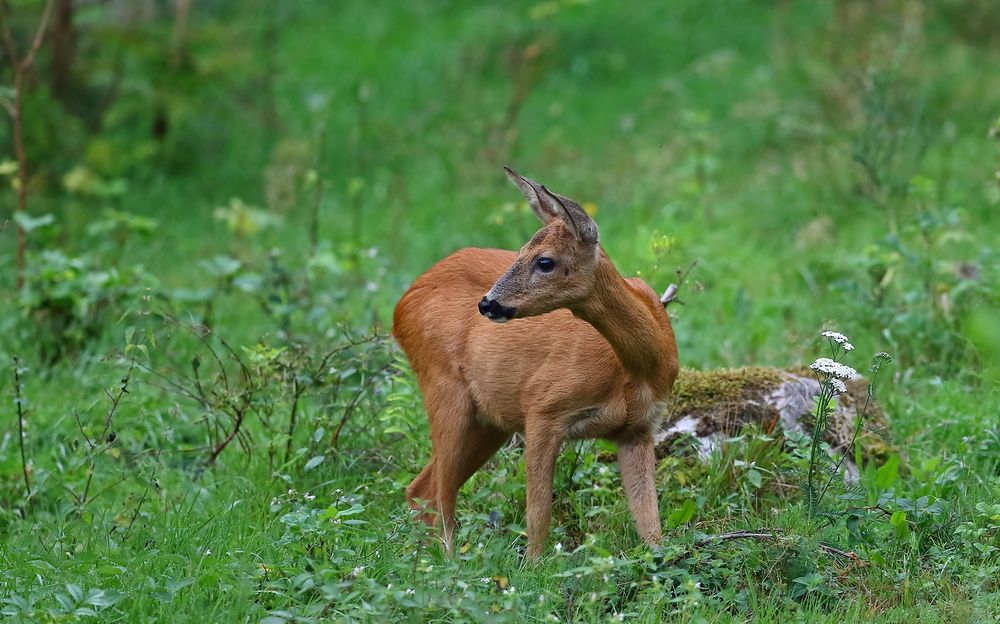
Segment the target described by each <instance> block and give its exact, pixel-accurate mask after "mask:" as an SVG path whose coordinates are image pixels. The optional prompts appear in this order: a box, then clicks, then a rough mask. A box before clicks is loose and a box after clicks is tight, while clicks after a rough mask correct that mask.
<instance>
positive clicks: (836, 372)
mask: <svg viewBox="0 0 1000 624" xmlns="http://www.w3.org/2000/svg"><path fill="white" fill-rule="evenodd" d="M809 368H811V369H812V370H814V371H816V372H817V373H822V374H823V375H826V376H827V377H836V378H837V379H840V380H842V381H846V380H848V379H854V378H855V377H857V376H858V371H856V370H854V369H853V368H851V367H850V366H848V365H846V364H841V363H840V362H836V361H834V360H831V359H830V358H827V357H821V358H816V361H815V362H813V363H812V364H810V365H809Z"/></svg>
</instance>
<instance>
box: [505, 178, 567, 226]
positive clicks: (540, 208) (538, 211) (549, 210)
mask: <svg viewBox="0 0 1000 624" xmlns="http://www.w3.org/2000/svg"><path fill="white" fill-rule="evenodd" d="M503 171H504V173H506V174H507V178H508V179H509V180H510V181H511V182H513V183H514V186H516V187H517V188H519V189H521V193H523V194H524V197H525V199H527V200H528V204H530V205H531V209H532V210H533V211H535V216H537V217H538V218H539V220H541V222H542V223H544V224H546V225H548V224H549V223H551V222H552V220H553V219H558V218H559V216H560V215H559V209H558V208H557V207H555V206H554V205H553V204H552V202H551V200H549V201H544V200H543V193H542V185H541V184H539V183H538V182H535V181H534V180H529V179H528V178H526V177H524V176H522V175H521V174H519V173H518V172H516V171H514V170H513V169H511V168H510V167H507V166H505V167H504V168H503Z"/></svg>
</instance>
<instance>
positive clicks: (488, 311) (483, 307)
mask: <svg viewBox="0 0 1000 624" xmlns="http://www.w3.org/2000/svg"><path fill="white" fill-rule="evenodd" d="M479 313H480V314H482V315H483V316H485V317H486V318H488V319H490V320H491V321H495V322H497V323H505V322H507V321H509V320H510V319H512V318H514V315H515V314H517V308H508V307H507V306H505V305H501V304H500V303H499V302H498V301H497V300H496V299H490V298H489V297H483V298H482V300H480V302H479Z"/></svg>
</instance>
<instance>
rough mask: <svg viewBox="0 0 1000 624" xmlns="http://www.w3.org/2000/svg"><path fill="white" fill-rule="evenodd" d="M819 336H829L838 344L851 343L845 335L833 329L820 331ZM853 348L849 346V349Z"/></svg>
mask: <svg viewBox="0 0 1000 624" xmlns="http://www.w3.org/2000/svg"><path fill="white" fill-rule="evenodd" d="M820 336H823V337H824V338H829V339H830V340H832V341H834V342H836V343H837V344H839V345H848V344H851V341H850V339H849V338H848V337H847V336H845V335H844V334H842V333H840V332H835V331H830V330H827V331H824V332H821V333H820ZM853 348H854V347H851V349H853ZM851 349H848V351H850V350H851Z"/></svg>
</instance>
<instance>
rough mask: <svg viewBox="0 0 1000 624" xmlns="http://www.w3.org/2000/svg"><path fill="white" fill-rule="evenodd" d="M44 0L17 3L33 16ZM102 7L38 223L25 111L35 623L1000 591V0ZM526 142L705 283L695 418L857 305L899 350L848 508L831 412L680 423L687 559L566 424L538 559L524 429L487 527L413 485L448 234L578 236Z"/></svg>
mask: <svg viewBox="0 0 1000 624" xmlns="http://www.w3.org/2000/svg"><path fill="white" fill-rule="evenodd" d="M42 4H43V3H42V2H40V1H36V0H18V1H16V2H7V3H6V6H8V7H9V10H10V11H9V12H10V15H11V21H10V24H11V25H12V35H13V37H14V39H16V42H17V43H18V44H19V46H22V45H24V44H26V42H27V39H28V37H29V35H30V33H31V31H32V26H33V24H34V23H35V21H36V20H37V18H38V15H39V13H40V12H41V8H42ZM74 4H75V5H79V7H80V8H78V9H77V13H76V17H75V19H76V20H77V21H76V23H77V26H78V30H77V33H76V41H77V46H76V48H75V49H76V55H75V57H74V58H75V60H74V63H75V65H74V66H73V70H72V72H70V74H69V76H70V78H69V83H68V84H69V87H67V88H66V89H65V90H62V89H56V88H55V86H53V85H54V83H53V81H55V80H56V78H55V77H54V72H55V70H54V69H53V68H54V66H55V65H56V64H58V59H57V58H56V57H57V56H58V55H57V54H55V52H54V51H53V49H52V47H51V46H52V45H53V43H52V42H53V40H54V39H55V37H54V36H53V37H49V38H46V39H45V42H44V45H43V46H42V47H41V49H40V51H39V56H38V58H37V63H38V65H37V67H36V69H35V70H34V71H35V73H33V75H32V79H31V80H29V81H28V83H27V84H28V87H27V91H26V92H25V98H26V99H25V109H24V110H25V114H24V122H25V127H24V133H25V146H26V152H27V158H28V163H29V169H28V171H29V173H30V175H29V185H28V187H27V189H28V194H27V198H28V210H27V213H18V214H17V215H16V216H15V215H14V207H15V205H16V193H15V192H14V185H15V184H16V182H15V180H16V175H15V174H16V172H17V165H16V163H15V162H14V159H13V154H14V150H13V149H12V147H13V146H12V136H11V132H10V129H9V128H10V127H9V125H8V124H6V123H5V124H3V125H0V182H2V183H3V188H4V190H3V191H2V192H0V255H2V257H3V258H4V259H5V261H4V262H3V263H2V264H0V283H2V284H3V285H4V288H3V289H2V290H0V395H2V397H3V407H2V408H0V419H2V423H3V424H2V425H0V566H2V568H3V570H4V574H3V575H0V614H2V616H3V618H5V620H6V621H12V622H65V621H77V620H88V621H109V622H133V621H151V622H153V621H162V622H184V621H189V622H204V621H213V622H216V621H217V622H230V621H231V622H246V621H253V622H267V623H268V624H277V623H279V622H310V621H372V622H385V621H407V622H409V621H413V622H425V621H516V622H526V621H527V622H544V621H553V622H554V621H559V622H569V621H620V620H625V621H637V622H660V621H670V622H691V623H694V622H720V623H721V622H748V621H754V622H781V623H784V622H837V623H838V624H840V623H843V622H906V623H907V624H910V623H917V622H921V623H923V622H927V623H931V622H940V623H952V622H977V623H978V622H989V621H992V620H993V619H995V614H996V613H998V612H1000V586H998V581H997V579H998V578H1000V505H998V502H997V501H1000V428H998V427H1000V425H998V420H997V407H998V406H1000V389H998V385H997V383H998V381H1000V371H998V366H997V364H996V363H997V362H998V361H1000V330H998V329H997V324H996V319H997V318H1000V227H997V226H998V222H997V217H996V214H997V205H998V201H1000V188H998V187H997V181H996V175H995V174H996V170H997V169H998V168H1000V143H998V140H1000V125H998V124H1000V122H998V121H997V120H998V115H1000V81H997V80H996V79H995V75H994V74H995V71H993V70H994V68H995V67H997V66H998V63H1000V50H998V49H997V47H996V45H995V36H994V35H993V33H995V32H997V31H998V30H1000V26H998V25H1000V13H998V12H997V10H996V8H995V7H994V5H993V3H990V2H984V1H980V0H942V1H940V2H927V3H923V4H919V5H914V4H913V3H908V2H882V3H857V2H833V1H821V2H812V1H808V2H807V1H792V2H782V3H761V2H741V1H737V2H723V3H703V2H693V1H688V0H684V1H679V2H672V3H660V2H636V3H630V4H629V5H628V7H627V8H626V7H623V6H619V5H618V4H616V3H612V2H606V1H604V0H592V1H576V0H560V1H554V2H513V3H458V2H448V1H438V0H420V1H417V2H411V3H370V2H361V1H349V2H340V3H318V2H308V3H273V2H265V1H264V0H245V1H243V2H238V3H198V2H195V3H191V5H192V9H191V11H192V13H191V17H190V22H189V23H188V24H187V26H186V28H187V30H186V31H185V30H184V29H183V28H181V29H180V30H178V28H179V27H178V25H177V22H176V20H177V19H178V17H177V16H178V13H176V12H175V11H174V10H166V7H167V5H170V8H171V9H173V8H176V7H178V6H182V5H183V3H148V4H149V6H148V7H146V8H143V9H142V10H140V9H136V10H135V12H134V13H132V12H130V11H129V10H125V9H121V10H119V9H120V7H117V5H114V3H112V4H107V3H82V4H80V3H74ZM144 6H145V5H144ZM147 9H148V11H147ZM63 58H65V57H63ZM0 76H2V79H0V87H2V90H0V97H3V98H9V96H10V95H11V94H12V92H11V91H10V90H9V89H8V88H7V86H4V85H11V84H13V83H14V81H13V74H12V72H11V67H10V65H9V64H7V63H4V64H2V65H0ZM4 102H6V99H5V100H4ZM4 110H6V109H4ZM5 121H6V118H5ZM503 164H511V165H513V166H515V168H517V169H518V170H519V171H522V172H523V173H524V174H525V175H529V176H530V177H532V178H534V179H538V180H540V181H542V182H544V183H545V184H546V186H548V187H550V188H552V189H554V190H556V191H558V192H560V193H563V194H565V195H568V196H571V197H574V198H575V199H577V200H579V201H580V202H581V204H582V205H583V206H584V207H585V208H586V209H587V210H588V211H589V212H591V213H592V214H593V215H594V217H595V219H596V221H597V223H598V224H599V226H600V231H601V241H602V245H603V246H604V247H605V249H606V250H607V251H608V253H609V255H610V256H611V257H612V258H613V259H614V261H615V263H616V266H617V267H618V268H619V269H620V271H621V272H622V273H623V274H624V275H628V276H631V275H640V276H642V277H643V278H645V279H646V280H647V281H648V282H649V283H650V284H651V285H652V286H653V287H654V288H655V289H656V290H657V291H658V292H661V291H662V290H663V289H664V288H665V287H666V286H667V284H669V283H671V282H675V283H679V284H680V289H679V292H678V295H679V299H680V302H679V303H677V304H671V306H670V312H671V317H672V322H673V326H674V330H675V332H676V335H677V342H678V348H679V353H680V360H681V363H682V365H683V366H685V367H688V368H689V369H692V370H697V371H707V372H704V373H695V372H690V371H686V372H685V374H684V376H683V377H682V379H681V381H680V382H679V384H678V386H677V402H676V403H674V407H673V408H670V409H679V408H678V406H680V405H682V404H683V401H685V400H697V399H692V397H694V396H695V395H699V396H700V395H701V394H702V393H703V392H704V393H707V396H711V397H712V399H711V400H712V401H713V402H714V401H716V400H718V399H719V398H720V397H726V396H729V390H732V389H734V388H742V387H744V385H745V384H746V383H748V381H747V379H746V375H748V374H750V375H751V377H752V379H751V380H750V381H749V383H750V385H752V386H756V385H760V384H770V383H772V381H773V379H772V377H771V373H766V372H761V371H766V370H768V368H769V367H776V368H779V369H791V370H798V369H803V370H804V369H805V367H807V366H808V365H809V363H810V362H812V361H813V360H814V359H815V358H817V357H820V356H825V355H828V353H826V351H825V348H824V346H823V345H822V344H821V343H820V341H818V340H817V338H816V336H817V334H818V332H819V331H820V330H821V329H836V330H838V331H842V332H844V333H847V334H849V335H850V336H851V338H852V339H853V344H854V346H856V349H855V350H854V351H852V352H851V353H850V354H848V355H847V357H846V359H845V362H846V363H847V364H849V365H851V366H854V367H856V368H857V369H858V370H859V371H860V372H861V373H862V374H868V373H869V369H868V361H869V358H870V357H871V355H872V354H874V353H876V352H881V351H885V352H888V353H890V354H891V355H892V356H893V358H894V361H893V363H892V364H891V365H886V367H885V368H884V369H883V371H882V373H881V376H880V378H879V385H878V388H877V391H878V404H879V406H880V407H881V408H882V409H883V410H884V413H885V416H886V419H887V423H888V429H887V430H885V431H882V430H880V431H878V432H877V435H879V436H883V441H884V443H885V447H884V450H883V451H880V452H878V453H874V454H873V455H872V456H871V457H856V459H858V460H860V461H859V462H858V475H857V480H856V481H855V482H852V483H846V484H842V483H841V482H840V481H839V480H837V481H833V482H831V483H832V485H830V487H829V489H824V490H823V491H824V492H825V496H824V497H822V500H821V501H820V504H818V505H812V506H810V505H807V504H806V501H805V497H804V495H803V491H804V487H805V486H804V476H805V475H806V474H808V473H809V471H810V470H811V467H810V463H809V462H810V448H809V445H810V440H809V439H808V438H806V437H805V436H802V435H799V436H796V435H788V436H785V435H782V434H781V433H780V432H777V431H773V430H768V429H766V428H761V427H751V428H747V429H745V430H742V431H732V432H727V435H726V437H723V438H721V439H720V445H719V448H718V449H717V450H716V451H714V452H713V453H712V455H711V457H709V458H707V459H699V458H698V457H697V453H694V452H689V450H688V447H689V445H688V442H689V441H684V440H681V441H679V442H678V444H677V445H676V449H675V450H676V452H674V453H671V454H668V455H666V456H665V457H663V458H662V459H661V460H660V463H659V466H658V470H657V474H656V482H657V491H658V492H659V496H660V512H661V519H662V524H663V527H664V540H663V544H662V545H661V547H659V548H648V547H645V546H643V545H642V544H641V541H640V540H639V538H638V536H637V535H636V532H635V530H634V528H633V527H632V524H631V516H630V514H629V510H628V507H627V504H626V503H625V501H624V497H623V496H622V493H621V491H620V484H619V478H618V470H617V466H616V465H615V463H614V462H613V458H614V447H613V446H612V445H610V444H608V443H605V442H600V441H596V442H595V441H587V442H575V443H572V444H567V446H566V448H565V450H564V452H563V454H562V455H561V457H560V458H559V461H558V465H557V470H556V483H555V492H556V497H555V501H554V511H553V529H552V535H551V537H550V539H549V542H548V545H547V548H546V553H545V555H544V556H543V557H542V558H541V560H540V561H537V562H527V561H525V560H524V559H523V556H522V553H523V550H524V548H525V544H526V537H525V519H524V517H525V512H524V504H525V503H524V500H525V491H524V490H525V480H524V467H523V455H522V451H521V449H520V445H519V444H518V443H517V441H516V439H515V441H514V442H513V443H511V444H510V445H508V446H507V447H506V448H504V449H502V450H501V451H500V452H499V453H498V454H497V455H496V457H494V458H493V459H492V460H490V462H489V463H488V464H487V465H486V467H485V468H484V469H483V470H481V471H480V472H478V473H477V474H476V475H474V476H473V477H472V478H471V479H470V481H469V483H468V484H467V485H466V486H465V487H464V489H463V490H462V493H461V496H460V498H459V503H458V511H459V521H460V530H459V534H458V538H457V552H456V554H455V556H454V557H452V558H447V557H445V556H444V554H443V553H442V550H441V548H440V546H439V544H438V542H437V537H436V533H435V532H434V531H433V530H429V529H427V528H426V527H425V526H424V525H422V524H420V523H418V522H416V521H415V519H414V518H413V516H412V514H411V512H410V511H409V510H408V509H407V507H406V504H405V501H404V495H403V491H404V489H405V487H406V485H407V484H408V483H409V482H410V481H411V480H412V479H413V478H414V476H415V475H416V474H417V473H418V471H419V470H420V469H421V468H422V467H423V465H424V463H425V462H426V461H427V459H428V457H429V453H430V440H429V437H428V431H427V424H426V416H425V414H424V411H423V407H422V403H421V397H420V392H419V388H418V387H417V384H416V381H415V379H414V378H413V375H412V373H411V371H410V369H409V367H408V365H407V363H406V362H405V360H404V359H403V358H402V355H401V354H400V352H399V351H398V349H397V348H396V347H395V346H394V345H393V343H392V340H391V338H390V337H389V335H388V330H389V326H390V324H391V312H392V307H393V305H394V304H395V302H396V301H397V300H398V298H399V296H400V295H401V294H402V292H403V291H404V290H405V288H406V287H407V286H408V284H410V283H411V282H412V280H413V279H414V278H415V277H416V276H417V275H419V274H420V273H421V272H422V271H424V270H426V268H427V267H429V266H430V265H431V264H432V263H433V262H435V261H437V260H439V259H440V258H442V257H444V256H445V255H447V254H448V253H450V252H452V251H454V250H456V249H458V248H460V247H463V246H470V245H472V246H488V247H500V248H507V249H516V248H518V246H520V245H521V244H523V243H524V241H526V240H528V238H529V237H530V236H531V234H532V233H533V232H534V231H535V229H536V227H537V223H536V222H535V220H534V217H533V215H532V214H531V212H530V210H529V209H528V207H527V206H526V205H522V203H521V202H520V195H519V194H518V193H517V191H516V189H514V188H513V187H510V186H509V184H507V182H506V180H505V179H504V176H503V174H502V169H501V166H502V165H503ZM12 165H13V168H12ZM18 229H20V230H21V231H23V232H24V233H25V236H26V241H27V246H26V255H25V270H24V272H23V279H24V287H23V288H21V289H17V288H15V287H14V285H15V283H16V278H17V275H16V273H17V271H16V267H15V264H16V263H15V262H13V261H9V260H8V259H12V258H14V257H15V256H16V253H17V252H16V250H17V240H16V239H17V237H16V231H17V230H18ZM741 367H751V368H748V369H743V370H744V372H742V373H725V372H723V373H720V372H719V370H718V369H740V368H741ZM748 371H750V372H748ZM753 371H756V372H753ZM720 375H721V377H720ZM720 379H721V381H720ZM859 396H860V395H859ZM843 400H845V401H846V398H845V399H843ZM855 402H856V403H857V402H858V401H855ZM819 407H821V408H825V407H828V406H822V405H821V406H819ZM863 424H870V423H863ZM866 433H869V434H875V432H872V431H866ZM823 450H824V451H825V450H826V449H823ZM835 455H836V453H835ZM825 476H826V473H823V474H821V475H820V477H821V481H823V480H825V479H823V477H825ZM740 531H744V532H745V531H750V532H752V533H753V534H754V535H755V536H748V535H745V534H740V533H737V532H740Z"/></svg>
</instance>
